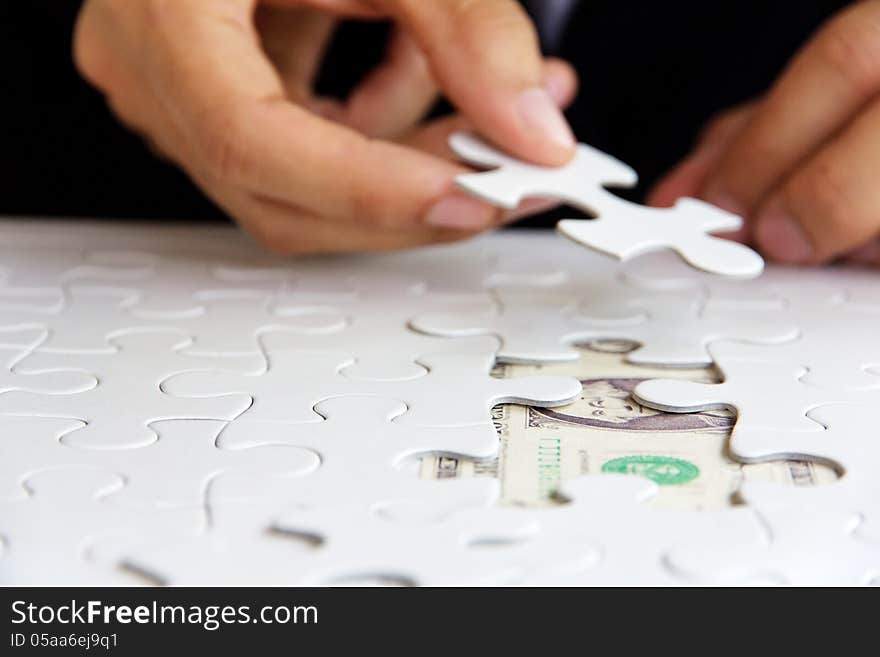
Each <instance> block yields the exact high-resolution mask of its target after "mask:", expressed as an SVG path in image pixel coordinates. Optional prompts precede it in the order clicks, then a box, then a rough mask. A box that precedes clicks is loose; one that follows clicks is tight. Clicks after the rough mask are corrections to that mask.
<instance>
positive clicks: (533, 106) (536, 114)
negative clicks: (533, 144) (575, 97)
mask: <svg viewBox="0 0 880 657" xmlns="http://www.w3.org/2000/svg"><path fill="white" fill-rule="evenodd" d="M516 107H517V110H518V111H519V114H520V116H521V117H522V120H523V122H524V123H525V124H526V125H527V126H528V127H529V129H531V130H535V131H536V132H540V133H541V134H542V136H543V137H544V138H545V139H546V140H547V141H551V142H553V143H554V144H557V145H558V146H561V147H562V148H565V149H570V148H574V145H575V138H574V133H572V131H571V128H570V127H569V125H568V121H566V120H565V117H564V116H563V115H562V112H561V111H560V109H559V107H557V105H556V103H555V102H553V98H552V97H551V96H550V94H549V93H548V92H547V90H546V89H542V88H540V87H534V88H532V89H527V90H526V91H523V92H522V93H521V94H520V95H519V98H517V101H516Z"/></svg>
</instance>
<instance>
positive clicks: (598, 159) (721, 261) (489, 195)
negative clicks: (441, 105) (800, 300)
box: [450, 133, 764, 278]
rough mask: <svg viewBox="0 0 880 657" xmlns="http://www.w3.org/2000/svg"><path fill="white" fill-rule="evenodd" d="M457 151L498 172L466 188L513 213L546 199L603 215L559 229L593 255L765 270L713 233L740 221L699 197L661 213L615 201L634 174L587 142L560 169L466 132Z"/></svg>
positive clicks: (455, 142) (747, 272) (717, 269)
mask: <svg viewBox="0 0 880 657" xmlns="http://www.w3.org/2000/svg"><path fill="white" fill-rule="evenodd" d="M450 147H451V148H452V150H453V151H454V152H455V153H457V154H458V155H459V156H461V157H462V158H464V159H465V160H467V161H468V162H471V163H473V164H476V165H480V166H489V167H496V168H495V169H493V170H491V171H488V172H485V173H476V174H464V175H462V176H459V177H458V180H457V182H458V185H459V187H461V188H462V189H464V190H466V191H468V192H470V193H472V194H474V195H476V196H479V197H480V198H482V199H483V200H485V201H487V202H490V203H494V204H495V205H499V206H501V207H504V208H509V209H511V208H515V207H516V206H517V205H518V204H519V203H520V202H521V201H522V200H524V199H526V198H531V197H545V198H552V199H556V200H559V201H564V202H567V203H569V204H571V205H573V206H575V207H577V208H578V209H579V210H582V211H584V212H586V213H587V214H592V215H596V218H595V219H591V220H578V219H564V220H562V221H560V222H559V223H558V224H557V229H558V230H559V232H560V233H562V234H563V235H565V236H566V237H568V238H569V239H572V240H574V241H575V242H578V243H580V244H583V245H584V246H587V247H589V248H591V249H595V250H597V251H600V252H602V253H605V254H607V255H610V256H613V257H616V258H619V259H622V260H627V259H630V258H633V257H635V256H638V255H641V254H644V253H649V252H651V251H657V250H660V249H669V248H671V249H674V250H675V251H677V252H678V254H679V255H680V256H681V257H682V258H683V259H684V260H685V261H686V262H688V263H689V264H690V265H692V266H694V267H696V268H697V269H701V270H704V271H708V272H712V273H716V274H723V275H725V276H733V277H738V278H754V277H756V276H758V275H760V273H761V271H762V270H763V268H764V261H763V260H762V259H761V257H760V256H759V255H758V254H757V253H755V252H754V251H752V250H751V249H750V248H748V247H747V246H744V245H742V244H738V243H736V242H731V241H729V240H724V239H721V238H717V237H714V236H712V235H711V233H719V232H720V233H724V232H733V231H736V230H738V229H739V228H740V227H741V226H742V219H741V218H740V217H737V216H736V215H733V214H730V213H729V212H725V211H724V210H721V209H720V208H717V207H715V206H712V205H709V204H708V203H704V202H702V201H699V200H697V199H681V200H679V201H678V203H677V204H676V205H675V207H674V208H671V209H660V208H650V207H647V206H642V205H637V204H635V203H631V202H629V201H626V200H624V199H622V198H620V197H618V196H615V195H614V194H611V193H610V192H608V191H606V190H605V189H604V187H603V185H609V186H614V185H617V186H632V185H634V184H635V183H636V181H637V177H636V174H635V172H634V171H633V170H632V169H630V168H629V167H627V166H626V165H624V164H622V163H620V162H618V161H617V160H615V159H614V158H612V157H611V156H609V155H606V154H604V153H601V152H600V151H597V150H596V149H593V148H591V147H589V146H587V145H585V144H580V145H579V146H578V148H577V151H576V155H575V157H574V158H573V159H572V161H571V162H570V163H569V164H567V165H564V166H562V167H556V168H551V167H542V166H538V165H533V164H528V163H526V162H522V161H518V160H515V159H514V158H511V157H510V156H508V155H504V154H503V153H501V152H499V151H497V150H496V149H494V148H493V147H492V146H489V145H488V144H486V143H485V142H483V141H481V140H480V139H479V138H477V137H476V136H474V135H470V134H467V133H458V134H455V135H453V136H452V138H451V139H450Z"/></svg>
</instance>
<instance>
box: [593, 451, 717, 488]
mask: <svg viewBox="0 0 880 657" xmlns="http://www.w3.org/2000/svg"><path fill="white" fill-rule="evenodd" d="M602 472H612V473H618V474H631V475H639V476H641V477H645V478H647V479H650V480H651V481H653V482H654V483H656V484H657V485H658V486H677V485H681V484H686V483H688V482H689V481H693V480H694V479H696V478H697V477H699V476H700V469H699V468H698V467H697V466H695V465H694V464H693V463H688V462H687V461H683V460H681V459H677V458H673V457H672V456H660V455H658V454H649V455H635V456H621V457H620V458H616V459H611V460H610V461H606V462H605V463H603V464H602Z"/></svg>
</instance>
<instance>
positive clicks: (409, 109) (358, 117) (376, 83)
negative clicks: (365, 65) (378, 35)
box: [342, 30, 438, 138]
mask: <svg viewBox="0 0 880 657" xmlns="http://www.w3.org/2000/svg"><path fill="white" fill-rule="evenodd" d="M437 97H438V91H437V85H436V83H435V82H434V79H433V77H432V76H431V71H430V70H429V68H428V62H427V60H426V59H425V56H424V54H422V51H421V50H420V49H419V47H418V46H417V45H416V43H415V42H414V41H413V40H412V39H411V38H410V37H409V35H408V34H407V33H406V32H403V31H402V30H397V31H395V32H394V34H393V36H392V37H391V41H390V42H389V45H388V52H387V55H386V57H385V60H384V61H383V62H382V63H381V64H380V65H379V66H378V67H377V68H376V69H374V70H373V71H371V72H370V74H369V75H368V76H367V77H366V79H365V80H364V81H363V82H362V83H361V84H360V85H359V86H358V87H357V88H356V89H355V90H354V91H353V92H352V94H351V96H349V98H348V100H347V101H346V103H345V107H344V111H343V115H342V121H343V122H345V124H346V125H348V126H350V127H352V128H354V129H355V130H358V131H359V132H362V133H364V134H366V135H368V136H371V137H374V138H390V137H394V136H396V135H399V134H400V133H402V132H403V131H405V130H407V129H409V128H411V127H412V126H413V125H414V124H416V123H417V122H418V121H420V120H421V119H422V118H423V117H424V116H425V115H426V114H427V113H428V111H429V110H430V109H431V107H432V106H433V105H434V103H435V102H436V100H437Z"/></svg>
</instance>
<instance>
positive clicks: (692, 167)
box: [647, 101, 758, 207]
mask: <svg viewBox="0 0 880 657" xmlns="http://www.w3.org/2000/svg"><path fill="white" fill-rule="evenodd" d="M757 107H758V104H757V102H755V101H753V102H750V103H746V104H745V105H740V106H738V107H735V108H733V109H732V110H728V111H727V112H724V113H723V114H721V115H720V116H719V117H718V118H716V119H714V120H712V121H711V122H710V123H709V125H708V126H707V127H706V128H705V129H704V130H703V131H702V133H701V134H700V136H699V137H698V139H697V144H696V146H695V147H694V149H693V150H692V151H691V152H690V153H689V154H688V156H687V157H685V158H684V159H683V160H682V161H681V162H680V163H679V164H677V165H676V166H675V167H674V168H673V169H672V170H670V171H669V173H667V174H666V175H665V176H664V177H663V178H661V179H660V180H659V181H658V182H657V183H656V184H655V185H654V187H653V189H652V190H651V191H650V192H649V194H648V199H647V200H648V205H653V206H655V207H671V206H672V205H673V204H674V203H675V201H677V200H678V199H680V198H682V197H684V196H692V197H695V196H697V195H698V194H699V191H700V189H701V188H702V186H703V184H704V183H705V180H706V177H707V176H708V174H709V172H710V171H711V170H712V169H713V168H714V167H715V166H716V164H717V163H718V160H719V159H720V158H721V156H722V155H723V154H724V151H725V149H726V148H727V147H728V146H729V145H730V143H731V142H732V141H733V140H734V138H735V137H737V136H738V135H739V133H740V132H741V131H742V129H743V128H744V127H745V125H746V123H747V122H748V120H749V119H750V118H751V117H752V115H753V114H754V113H755V111H756V109H757Z"/></svg>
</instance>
